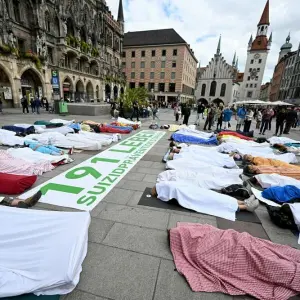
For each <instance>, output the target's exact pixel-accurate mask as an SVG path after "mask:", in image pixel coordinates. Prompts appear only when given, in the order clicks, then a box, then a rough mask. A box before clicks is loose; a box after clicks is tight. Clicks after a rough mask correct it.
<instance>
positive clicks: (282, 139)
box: [268, 136, 300, 145]
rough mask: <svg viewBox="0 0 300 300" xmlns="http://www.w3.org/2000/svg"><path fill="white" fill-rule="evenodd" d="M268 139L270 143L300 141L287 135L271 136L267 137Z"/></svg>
mask: <svg viewBox="0 0 300 300" xmlns="http://www.w3.org/2000/svg"><path fill="white" fill-rule="evenodd" d="M268 141H269V142H270V144H271V145H274V144H287V143H300V141H296V140H293V139H290V138H288V137H284V136H280V137H277V136H272V137H271V138H269V139H268Z"/></svg>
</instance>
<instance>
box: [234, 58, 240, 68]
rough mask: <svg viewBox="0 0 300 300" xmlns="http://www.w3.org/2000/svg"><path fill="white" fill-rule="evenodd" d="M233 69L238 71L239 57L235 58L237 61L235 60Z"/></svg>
mask: <svg viewBox="0 0 300 300" xmlns="http://www.w3.org/2000/svg"><path fill="white" fill-rule="evenodd" d="M235 68H236V69H237V70H238V69H239V57H237V59H236V64H235Z"/></svg>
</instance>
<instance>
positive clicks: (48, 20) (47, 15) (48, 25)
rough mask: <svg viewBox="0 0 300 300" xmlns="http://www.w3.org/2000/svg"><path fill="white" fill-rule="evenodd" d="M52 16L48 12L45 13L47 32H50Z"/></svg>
mask: <svg viewBox="0 0 300 300" xmlns="http://www.w3.org/2000/svg"><path fill="white" fill-rule="evenodd" d="M50 27H51V24H50V14H49V12H48V11H46V12H45V29H46V31H47V32H50Z"/></svg>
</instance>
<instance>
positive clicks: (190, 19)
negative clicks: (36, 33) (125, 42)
mask: <svg viewBox="0 0 300 300" xmlns="http://www.w3.org/2000/svg"><path fill="white" fill-rule="evenodd" d="M106 3H107V5H108V6H109V8H110V10H111V11H112V13H113V15H114V17H115V18H117V15H118V5H119V0H106ZM265 4H266V0H123V6H124V17H125V32H128V31H140V30H151V29H162V28H174V29H175V30H176V31H177V32H178V33H179V34H180V35H181V36H182V38H183V39H184V40H185V41H186V42H187V43H188V44H190V45H191V48H192V49H193V50H194V52H195V56H196V58H197V59H198V61H200V62H201V66H202V67H205V66H207V65H208V63H209V61H210V60H211V58H212V57H213V55H214V53H215V52H216V48H217V44H218V39H219V36H220V35H222V45H221V52H222V54H223V56H224V58H225V60H226V61H227V62H228V63H230V64H231V63H232V59H233V55H234V52H235V51H236V52H237V56H238V57H239V70H240V72H244V68H245V63H246V59H247V47H248V42H249V38H250V35H251V34H253V36H256V30H257V24H258V22H259V20H260V17H261V14H262V12H263V9H264V7H265ZM299 11H300V0H270V23H271V25H270V27H269V33H268V34H270V33H271V31H272V32H273V43H272V47H271V50H270V53H269V56H268V60H267V66H266V70H265V74H264V82H267V81H270V79H271V78H272V76H273V71H274V67H275V66H276V63H277V61H278V55H279V51H280V47H281V46H282V45H283V44H284V43H285V40H286V37H287V35H288V34H289V32H291V43H292V44H293V49H292V50H293V51H294V50H297V49H298V45H299V42H300V21H299Z"/></svg>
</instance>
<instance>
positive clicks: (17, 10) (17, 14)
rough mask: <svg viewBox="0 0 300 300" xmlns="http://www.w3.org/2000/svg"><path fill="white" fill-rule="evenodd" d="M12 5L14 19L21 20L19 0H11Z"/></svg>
mask: <svg viewBox="0 0 300 300" xmlns="http://www.w3.org/2000/svg"><path fill="white" fill-rule="evenodd" d="M13 7H14V15H15V21H16V22H21V17H20V3H19V0H13Z"/></svg>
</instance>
